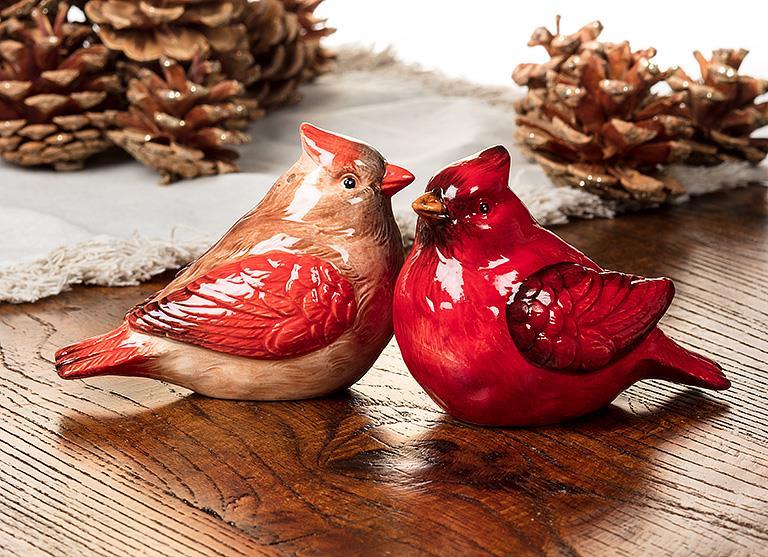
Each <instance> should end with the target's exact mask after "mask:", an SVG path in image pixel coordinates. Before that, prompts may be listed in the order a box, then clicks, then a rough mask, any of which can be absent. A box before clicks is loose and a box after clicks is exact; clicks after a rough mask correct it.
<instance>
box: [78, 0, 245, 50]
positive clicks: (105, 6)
mask: <svg viewBox="0 0 768 557" xmlns="http://www.w3.org/2000/svg"><path fill="white" fill-rule="evenodd" d="M244 3H245V0H89V1H88V2H87V4H86V5H85V13H86V15H87V16H88V18H89V20H90V21H92V22H93V23H96V24H98V33H99V37H100V38H101V40H102V42H103V43H104V44H105V45H106V46H107V47H109V48H110V49H112V50H115V51H118V52H121V53H123V54H125V56H126V57H127V58H128V59H129V60H133V61H135V62H154V61H157V60H159V59H160V58H163V57H168V58H173V59H175V60H180V61H190V60H192V59H193V58H194V57H195V56H197V55H203V54H206V53H208V52H213V53H215V54H217V55H220V54H224V53H229V52H232V51H234V50H236V49H238V48H242V46H243V44H244V43H243V41H244V38H245V28H244V27H243V26H242V25H237V24H235V22H236V21H237V19H238V18H239V17H240V14H241V12H242V10H243V5H244Z"/></svg>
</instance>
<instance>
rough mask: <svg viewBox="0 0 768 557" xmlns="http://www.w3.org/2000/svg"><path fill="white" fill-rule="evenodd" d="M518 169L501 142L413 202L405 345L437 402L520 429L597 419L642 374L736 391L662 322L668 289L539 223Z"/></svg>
mask: <svg viewBox="0 0 768 557" xmlns="http://www.w3.org/2000/svg"><path fill="white" fill-rule="evenodd" d="M509 171H510V157H509V153H508V152H507V150H506V149H505V148H504V147H501V146H499V147H493V148H490V149H487V150H485V151H483V152H482V153H479V154H477V155H475V156H472V157H469V158H467V159H464V160H462V161H459V162H457V163H454V164H452V165H450V166H448V167H447V168H445V169H443V170H442V171H440V172H439V173H438V174H437V175H436V176H434V177H433V178H432V180H431V181H430V182H429V185H428V186H427V193H425V194H424V195H422V196H421V197H419V198H418V199H417V200H416V201H414V203H413V208H414V210H415V211H416V212H417V213H418V214H419V217H420V218H419V221H418V225H417V231H416V240H415V244H414V247H413V250H412V251H411V253H410V255H409V256H408V258H407V259H406V262H405V265H404V266H403V270H402V271H401V273H400V276H399V278H398V281H397V285H396V287H395V301H394V318H395V336H396V338H397V341H398V344H399V345H400V348H401V351H402V354H403V358H404V359H405V363H406V364H407V366H408V368H409V369H410V371H411V373H412V374H413V376H414V377H415V378H416V380H417V381H418V382H419V383H420V384H421V386H422V387H423V388H424V389H425V390H426V391H427V392H428V393H429V395H430V396H431V397H432V398H433V399H434V400H435V402H437V404H438V405H440V406H441V407H442V408H443V409H444V410H446V411H447V412H448V413H450V414H452V415H453V416H455V417H457V418H459V419H461V420H464V421H467V422H472V423H476V424H483V425H499V426H524V425H538V424H547V423H554V422H559V421H563V420H567V419H570V418H574V417H576V416H580V415H583V414H587V413H589V412H592V411H594V410H596V409H598V408H600V407H602V406H604V405H606V404H608V403H610V402H611V401H612V400H613V399H614V398H615V397H616V396H617V395H618V394H619V393H620V392H621V391H622V390H624V389H626V388H627V387H629V386H630V385H632V384H633V383H634V382H636V381H638V380H641V379H652V378H653V379H666V380H670V381H674V382H678V383H684V384H687V385H696V386H700V387H705V388H709V389H726V388H728V387H729V385H730V383H729V381H728V380H727V379H726V378H725V376H724V375H723V372H722V371H721V369H720V367H719V366H718V365H717V364H716V363H714V362H712V361H710V360H709V359H707V358H705V357H703V356H699V355H697V354H694V353H692V352H689V351H687V350H685V349H684V348H682V347H681V346H679V345H677V344H675V343H674V342H673V341H672V340H670V339H669V338H667V337H666V336H665V335H664V333H663V332H662V331H661V330H659V329H658V328H657V327H656V323H657V322H658V321H659V319H660V318H661V317H662V315H664V313H665V311H666V310H667V308H668V306H669V304H670V302H671V301H672V297H673V296H674V286H673V284H672V281H670V280H669V279H665V278H659V279H645V278H642V277H638V276H634V275H626V274H623V273H617V272H612V271H604V270H603V269H602V268H600V267H599V266H598V265H597V264H596V263H594V262H593V261H592V260H590V259H589V258H588V257H586V256H585V255H584V254H582V253H581V252H579V251H578V250H577V249H575V248H573V247H572V246H570V245H569V244H567V243H566V242H564V241H563V240H561V239H560V238H559V237H557V236H556V235H554V234H552V233H551V232H548V231H547V230H545V229H543V228H542V227H541V226H540V225H539V224H538V223H537V222H536V221H535V220H534V218H533V217H532V216H531V214H530V213H529V212H528V210H527V209H526V207H525V206H524V205H523V204H522V202H521V201H520V200H519V199H518V198H517V196H516V195H515V194H514V193H513V192H512V190H511V189H510V188H509V186H508V183H509Z"/></svg>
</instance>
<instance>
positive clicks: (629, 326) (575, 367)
mask: <svg viewBox="0 0 768 557" xmlns="http://www.w3.org/2000/svg"><path fill="white" fill-rule="evenodd" d="M674 295H675V287H674V285H673V284H672V281H671V280H669V279H665V278H660V279H645V278H641V277H636V276H632V275H625V274H623V273H616V272H612V271H602V272H600V271H595V270H593V269H589V268H587V267H584V266H582V265H578V264H576V263H558V264H556V265H551V266H549V267H545V268H543V269H541V270H539V271H537V272H536V273H534V274H532V275H531V276H530V277H528V279H527V280H525V281H524V282H523V283H522V285H521V286H520V289H519V290H518V291H517V294H516V295H515V296H514V298H513V299H512V300H511V301H510V302H509V304H508V305H507V325H508V327H509V332H510V334H511V335H512V339H513V340H514V342H515V345H516V346H517V348H518V349H519V350H520V352H521V353H522V354H523V356H525V357H526V358H527V359H528V360H530V361H531V362H533V363H534V364H536V365H538V366H541V367H544V368H548V369H552V370H557V371H568V372H577V373H578V372H588V371H593V370H596V369H600V368H602V367H604V366H606V365H608V364H610V363H612V362H614V361H615V360H618V359H619V358H621V357H622V356H624V355H625V354H626V353H627V352H629V351H630V350H631V349H632V348H633V347H635V346H637V344H639V343H640V341H642V340H643V339H644V338H645V336H646V335H647V334H648V333H649V332H651V330H652V329H653V327H654V326H655V325H656V323H658V321H659V319H661V317H662V315H664V312H665V311H666V310H667V308H668V307H669V304H670V303H671V302H672V298H673V297H674Z"/></svg>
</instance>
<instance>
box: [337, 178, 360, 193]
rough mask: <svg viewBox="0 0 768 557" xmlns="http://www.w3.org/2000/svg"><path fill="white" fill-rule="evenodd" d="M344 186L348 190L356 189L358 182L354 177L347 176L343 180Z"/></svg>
mask: <svg viewBox="0 0 768 557" xmlns="http://www.w3.org/2000/svg"><path fill="white" fill-rule="evenodd" d="M341 183H342V185H343V186H344V187H345V188H347V189H348V190H351V189H354V187H355V186H356V185H357V180H355V179H354V178H353V177H352V176H347V177H346V178H344V180H342V182H341Z"/></svg>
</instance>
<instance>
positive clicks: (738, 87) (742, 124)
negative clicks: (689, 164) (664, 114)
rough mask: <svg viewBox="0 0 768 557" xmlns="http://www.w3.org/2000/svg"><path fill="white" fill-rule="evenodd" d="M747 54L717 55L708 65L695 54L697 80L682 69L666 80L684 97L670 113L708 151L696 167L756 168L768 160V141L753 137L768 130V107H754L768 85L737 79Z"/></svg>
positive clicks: (719, 52) (718, 52)
mask: <svg viewBox="0 0 768 557" xmlns="http://www.w3.org/2000/svg"><path fill="white" fill-rule="evenodd" d="M747 53H748V51H747V50H744V49H739V50H732V49H720V50H715V51H713V52H712V57H711V58H710V59H709V60H708V59H707V58H706V57H705V56H704V55H703V54H702V53H701V52H699V51H696V52H694V56H695V57H696V60H697V61H698V63H699V67H700V68H701V79H700V80H694V79H692V78H691V77H690V76H688V74H686V73H685V72H684V71H683V70H682V69H680V68H674V69H673V70H672V72H670V76H669V77H668V78H667V83H669V85H670V87H672V89H673V90H674V91H677V92H678V95H682V96H683V97H682V102H679V103H674V104H673V105H671V107H670V112H672V113H675V114H678V115H681V116H683V117H686V118H689V119H691V121H692V122H693V124H694V125H695V126H696V136H695V138H696V139H697V140H698V141H700V142H701V143H703V144H705V145H706V146H707V147H705V148H702V149H700V150H699V152H698V153H697V154H696V160H695V161H694V162H698V163H701V164H718V163H721V162H724V161H731V160H747V161H749V162H751V163H753V164H757V163H759V162H760V161H762V160H763V159H764V158H765V157H766V155H767V154H768V138H757V137H751V135H752V132H754V131H755V130H757V129H759V128H762V127H763V126H766V125H768V102H762V103H755V99H756V98H757V97H759V96H760V95H762V94H764V93H765V92H767V91H768V81H766V80H763V79H756V78H754V77H749V76H745V75H740V74H739V68H740V67H741V63H742V61H743V60H744V57H745V56H746V55H747Z"/></svg>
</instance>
